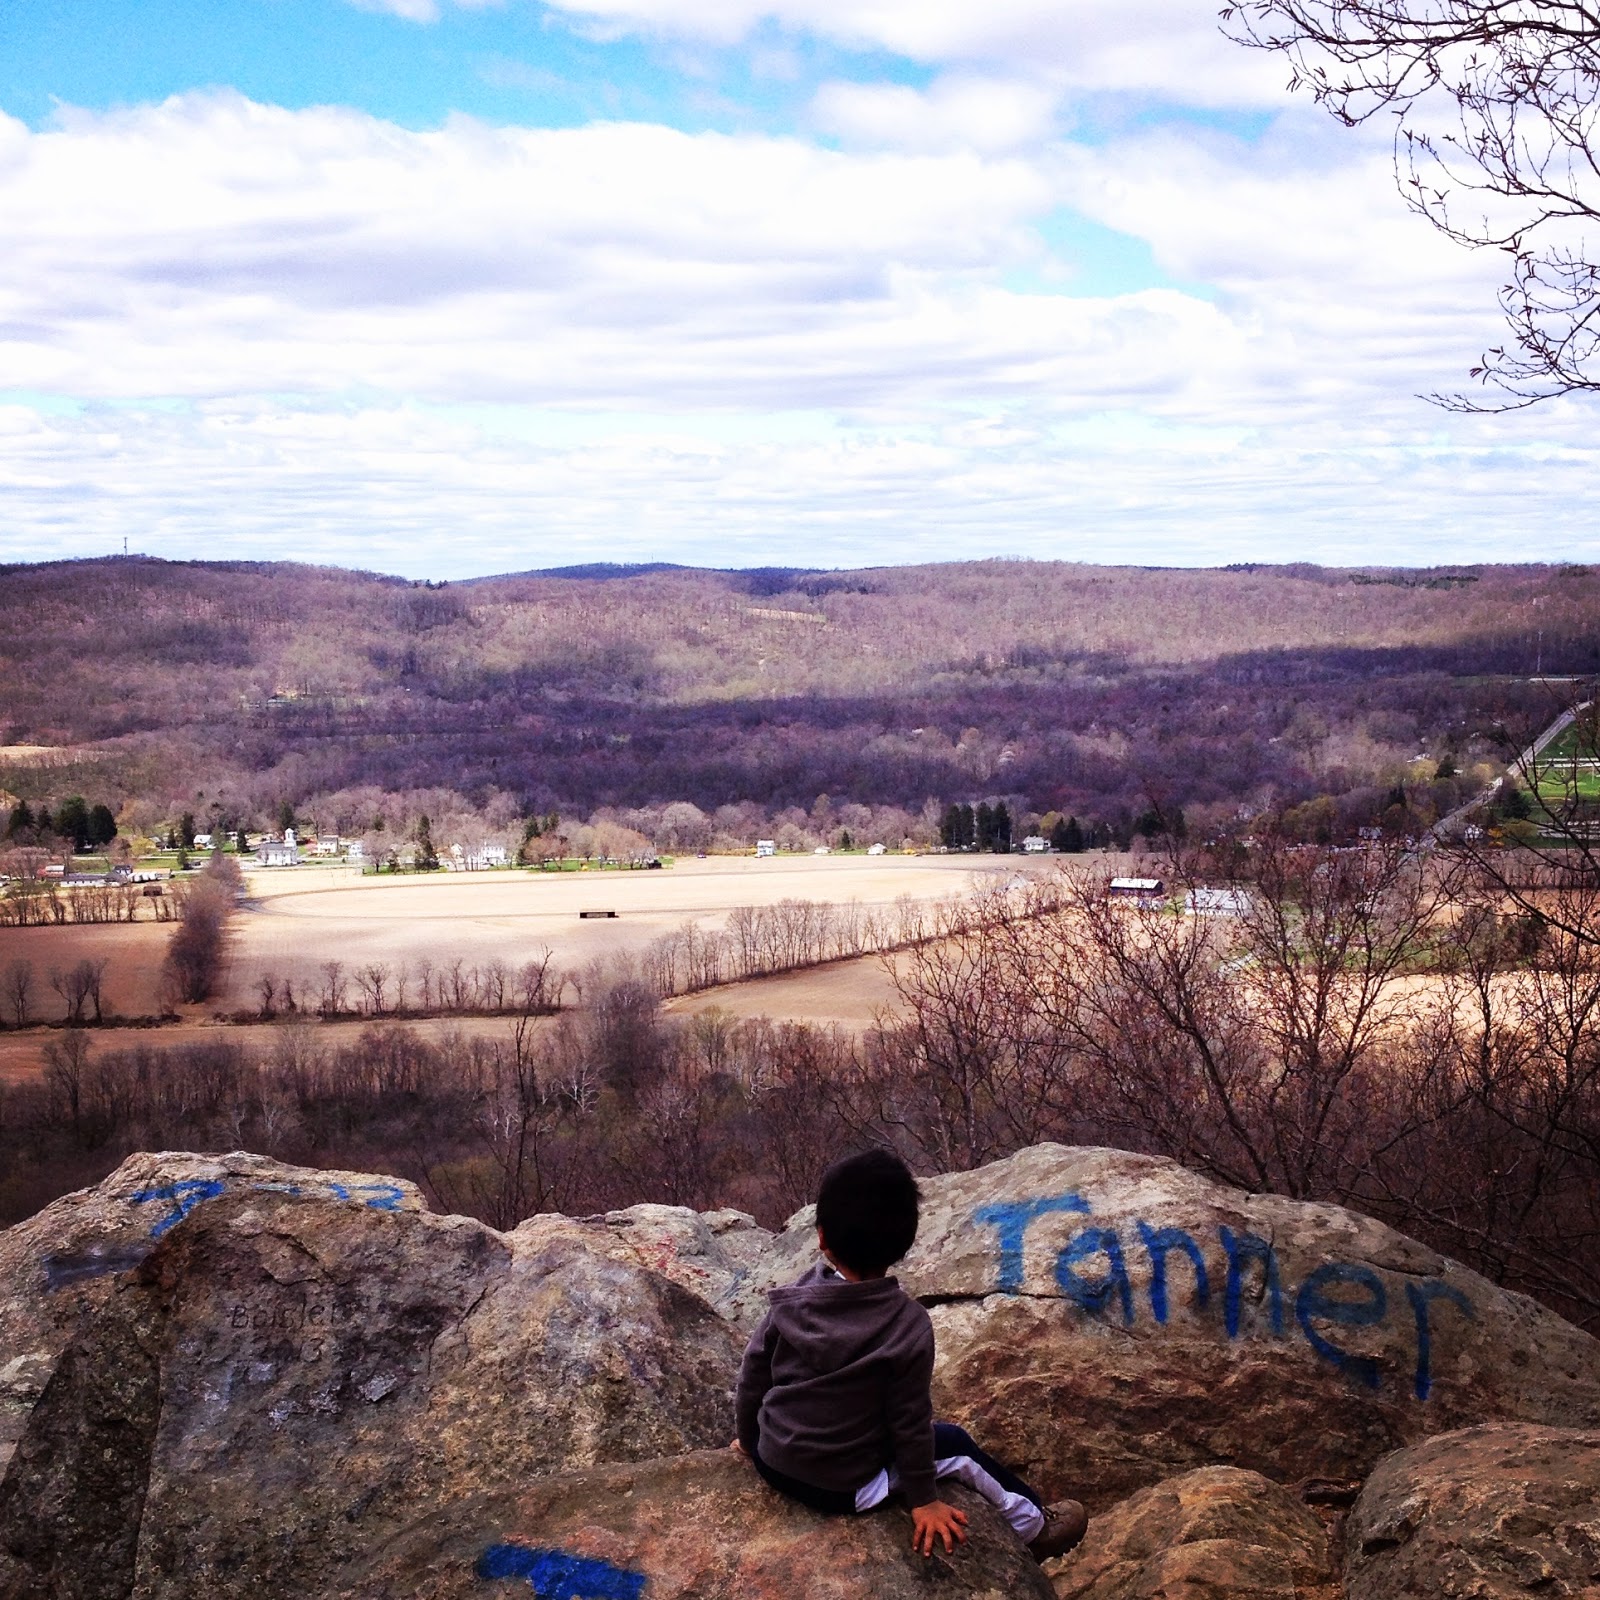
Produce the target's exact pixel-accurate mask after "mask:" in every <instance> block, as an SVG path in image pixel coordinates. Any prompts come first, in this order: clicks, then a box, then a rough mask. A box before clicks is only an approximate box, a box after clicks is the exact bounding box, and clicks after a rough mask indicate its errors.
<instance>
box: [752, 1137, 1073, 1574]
mask: <svg viewBox="0 0 1600 1600" xmlns="http://www.w3.org/2000/svg"><path fill="white" fill-rule="evenodd" d="M920 1198H921V1196H920V1195H919V1194H918V1192H917V1183H916V1179H915V1178H913V1177H912V1175H911V1172H910V1169H909V1168H908V1167H907V1166H906V1164H905V1163H904V1162H903V1161H901V1160H900V1158H899V1157H898V1156H896V1155H893V1154H892V1153H891V1152H889V1151H887V1150H868V1151H865V1152H864V1153H863V1154H861V1155H856V1156H848V1157H846V1158H845V1159H844V1160H842V1161H836V1162H835V1163H834V1164H833V1165H832V1166H831V1167H829V1168H828V1170H827V1172H826V1173H825V1174H824V1175H823V1179H822V1187H821V1188H820V1190H819V1191H818V1193H817V1246H818V1248H819V1249H820V1250H821V1252H822V1256H823V1260H822V1261H820V1262H818V1263H817V1265H816V1266H814V1267H812V1268H811V1269H810V1271H808V1272H807V1273H805V1274H804V1276H802V1277H801V1278H799V1279H798V1280H797V1281H796V1282H794V1283H791V1284H789V1285H787V1286H786V1287H784V1288H781V1289H774V1290H773V1291H772V1293H771V1295H770V1296H769V1297H768V1298H769V1300H770V1302H771V1310H770V1311H768V1313H767V1315H766V1317H765V1318H764V1319H763V1321H762V1323H761V1326H760V1327H759V1328H757V1329H756V1331H755V1334H754V1336H753V1337H752V1338H751V1340H750V1344H749V1347H748V1348H747V1349H746V1351H745V1353H744V1363H743V1365H742V1366H741V1367H740V1369H739V1387H738V1392H737V1398H736V1406H735V1410H736V1416H737V1421H738V1429H739V1437H738V1438H737V1439H736V1440H735V1441H734V1444H733V1448H734V1449H735V1450H737V1451H739V1452H740V1453H741V1454H743V1455H746V1456H748V1457H749V1459H750V1461H751V1462H752V1463H753V1464H754V1466H755V1469H756V1471H757V1472H759V1473H760V1474H761V1476H762V1477H763V1478H765V1479H766V1481H767V1482H768V1483H770V1484H771V1485H772V1487H773V1488H774V1489H777V1490H779V1491H780V1492H782V1493H783V1494H786V1495H790V1496H791V1497H792V1498H794V1499H796V1500H799V1501H802V1502H803V1503H804V1504H806V1505H808V1506H811V1507H812V1508H813V1509H814V1510H817V1511H827V1512H862V1511H871V1510H873V1509H874V1508H875V1507H877V1506H880V1505H882V1504H883V1502H884V1501H885V1500H887V1499H888V1498H889V1496H890V1495H891V1494H893V1493H895V1491H896V1490H899V1491H900V1492H902V1493H904V1495H905V1497H906V1499H907V1500H908V1501H909V1502H910V1503H911V1521H912V1532H911V1542H912V1545H913V1546H914V1547H915V1548H916V1549H917V1550H919V1551H920V1552H921V1553H922V1554H923V1555H925V1556H927V1555H932V1554H933V1547H934V1543H935V1541H936V1540H940V1539H942V1540H943V1541H944V1547H945V1549H946V1550H947V1551H948V1550H951V1549H953V1548H954V1546H955V1542H965V1540H966V1537H967V1535H966V1531H965V1525H966V1520H967V1518H966V1514H965V1513H964V1512H961V1511H958V1510H957V1509H956V1508H955V1507H954V1506H952V1505H947V1504H946V1503H945V1502H944V1501H943V1500H941V1499H939V1498H938V1494H937V1490H936V1488H935V1483H936V1480H937V1479H939V1478H954V1479H956V1480H957V1481H958V1482H961V1483H964V1484H966V1485H967V1486H968V1487H969V1488H972V1489H975V1490H976V1491H977V1492H978V1493H979V1494H981V1495H982V1496H983V1497H984V1498H985V1499H986V1500H989V1501H991V1502H992V1503H993V1504H994V1505H996V1506H997V1507H999V1509H1000V1512H1001V1514H1002V1515H1003V1516H1004V1517H1005V1519H1006V1521H1007V1522H1008V1523H1009V1524H1010V1525H1011V1527H1012V1528H1013V1530H1015V1532H1016V1533H1017V1534H1018V1536H1019V1537H1020V1538H1021V1539H1022V1540H1023V1542H1024V1543H1026V1544H1027V1546H1028V1548H1029V1550H1031V1551H1032V1552H1033V1554H1034V1555H1035V1556H1036V1557H1037V1558H1038V1559H1039V1560H1040V1561H1046V1560H1048V1559H1049V1558H1050V1557H1051V1556H1056V1555H1060V1554H1062V1553H1063V1552H1064V1551H1067V1550H1070V1549H1071V1548H1072V1547H1073V1546H1074V1545H1075V1544H1077V1542H1078V1541H1079V1539H1081V1538H1082V1537H1083V1533H1084V1529H1085V1528H1086V1527H1087V1525H1088V1521H1087V1518H1086V1517H1085V1515H1084V1511H1083V1507H1082V1506H1081V1505H1079V1504H1078V1503H1077V1501H1075V1500H1063V1501H1061V1502H1059V1503H1058V1504H1056V1505H1053V1506H1049V1507H1046V1506H1045V1505H1044V1503H1043V1501H1042V1500H1041V1499H1040V1497H1039V1496H1038V1495H1037V1494H1036V1493H1035V1492H1034V1491H1033V1490H1032V1489H1030V1488H1029V1487H1028V1485H1027V1484H1025V1483H1024V1482H1023V1481H1022V1480H1021V1479H1020V1478H1019V1477H1017V1475H1016V1474H1015V1473H1014V1472H1012V1471H1010V1470H1009V1469H1008V1468H1007V1467H1004V1466H1002V1465H1001V1463H1000V1462H998V1461H996V1460H995V1459H994V1458H993V1457H992V1456H989V1455H986V1454H985V1453H984V1452H983V1451H982V1450H981V1449H979V1448H978V1446H977V1445H976V1444H975V1443H974V1442H973V1440H972V1438H971V1437H970V1436H969V1435H968V1434H967V1433H965V1432H964V1431H963V1430H962V1429H960V1428H957V1427H954V1426H953V1425H951V1424H950V1423H946V1422H935V1421H934V1420H933V1400H932V1397H931V1396H930V1394H929V1389H928V1385H929V1382H930V1380H931V1378H932V1375H933V1324H932V1322H930V1321H929V1319H928V1313H927V1312H926V1311H925V1310H924V1309H923V1308H922V1307H921V1306H920V1305H918V1304H917V1302H916V1301H915V1300H913V1299H911V1297H910V1296H909V1295H907V1294H906V1292H905V1291H904V1290H903V1289H902V1288H901V1287H900V1285H899V1284H898V1283H897V1282H896V1281H895V1280H894V1279H893V1278H891V1277H889V1276H888V1269H889V1268H890V1267H891V1266H893V1265H894V1263H895V1262H897V1261H898V1260H899V1259H900V1258H901V1257H902V1256H903V1255H905V1253H906V1252H907V1251H908V1250H909V1249H910V1248H911V1245H912V1243H913V1241H914V1240H915V1239H916V1236H917V1204H918V1201H919V1200H920Z"/></svg>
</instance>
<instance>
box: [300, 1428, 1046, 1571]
mask: <svg viewBox="0 0 1600 1600" xmlns="http://www.w3.org/2000/svg"><path fill="white" fill-rule="evenodd" d="M950 1499H951V1501H952V1502H953V1503H955V1504H959V1505H960V1506H961V1508H962V1509H963V1510H964V1511H966V1512H967V1514H968V1517H969V1518H970V1521H969V1523H968V1532H969V1535H970V1537H969V1539H968V1542H967V1543H966V1544H965V1545H961V1546H958V1547H957V1549H956V1550H955V1551H954V1552H953V1553H952V1554H949V1555H946V1554H945V1553H944V1552H943V1550H940V1551H938V1552H937V1553H936V1554H934V1555H933V1556H929V1557H924V1556H919V1555H918V1554H916V1552H915V1551H913V1550H912V1548H911V1517H910V1515H909V1513H908V1512H906V1511H905V1510H903V1509H892V1508H887V1507H886V1508H884V1509H883V1510H881V1511H875V1512H873V1513H871V1514H870V1515H868V1516H864V1517H823V1516H819V1515H818V1514H817V1513H816V1512H813V1511H808V1510H806V1508H805V1507H804V1506H800V1505H797V1504H795V1502H793V1501H791V1500H786V1499H785V1498H784V1497H783V1496H782V1495H779V1494H776V1493H775V1492H774V1491H773V1490H771V1489H769V1488H767V1486H766V1485H765V1484H764V1483H763V1482H762V1481H761V1479H760V1478H758V1477H757V1476H756V1474H755V1472H754V1471H753V1470H752V1469H751V1467H750V1466H749V1465H748V1464H747V1463H745V1462H744V1461H742V1460H740V1459H738V1458H737V1457H735V1456H734V1455H733V1453H732V1452H731V1451H729V1450H726V1449H724V1450H716V1451H701V1452H698V1453H695V1454H691V1455H684V1456H679V1457H677V1458H675V1459H670V1460H662V1461H650V1462H646V1463H643V1464H640V1465H633V1466H626V1467H606V1468H601V1469H598V1470H595V1471H591V1472H581V1473H574V1474H570V1475H568V1476H564V1477H558V1478H544V1479H539V1480H533V1481H530V1482H529V1483H528V1484H527V1485H526V1486H525V1487H524V1488H522V1489H520V1490H516V1491H513V1492H509V1493H503V1494H497V1495H489V1496H484V1497H482V1498H479V1499H474V1500H472V1501H470V1502H468V1503H466V1504H463V1505H458V1506H454V1507H452V1508H451V1510H450V1512H449V1513H448V1514H447V1515H430V1516H428V1517H427V1518H426V1519H424V1520H421V1521H419V1522H418V1523H417V1524H416V1525H414V1526H413V1527H411V1528H409V1529H407V1530H406V1531H405V1532H404V1533H403V1534H401V1535H400V1536H398V1537H397V1538H396V1539H394V1540H393V1541H392V1542H391V1543H390V1544H388V1545H387V1546H386V1547H385V1548H383V1549H381V1550H376V1549H375V1550H374V1551H373V1553H372V1554H371V1555H370V1556H368V1557H367V1558H366V1559H364V1560H361V1561H359V1562H355V1563H352V1565H351V1567H350V1568H349V1569H348V1570H347V1571H346V1572H345V1573H344V1574H343V1575H342V1577H341V1579H340V1581H339V1582H338V1583H336V1584H335V1585H334V1586H333V1587H332V1588H331V1589H330V1590H329V1591H328V1593H329V1595H330V1597H331V1596H334V1595H336V1596H338V1597H339V1600H452V1597H455V1596H460V1597H462V1600H467V1597H469V1596H470V1597H472V1600H494V1597H497V1596H504V1597H506V1600H510V1597H512V1596H515V1595H522V1596H525V1597H530V1600H531V1595H538V1596H542V1597H544V1600H691V1597H692V1600H865V1597H868V1596H870V1597H871V1600H911V1597H912V1596H925V1595H929V1594H937V1595H940V1596H947V1597H949V1600H959V1597H961V1596H972V1597H974V1600H976V1597H980V1596H981V1597H982V1600H1050V1596H1051V1589H1050V1585H1049V1582H1048V1580H1047V1579H1046V1578H1045V1576H1044V1574H1043V1572H1042V1571H1041V1570H1040V1568H1039V1567H1038V1565H1037V1564H1036V1563H1035V1562H1034V1560H1033V1558H1032V1557H1031V1556H1029V1555H1028V1553H1027V1551H1026V1550H1025V1549H1024V1548H1023V1546H1022V1544H1021V1543H1020V1542H1019V1541H1018V1539H1017V1538H1016V1536H1015V1535H1014V1534H1013V1533H1012V1532H1011V1530H1010V1529H1009V1528H1007V1527H1006V1525H1005V1523H1004V1522H1003V1521H1001V1519H1000V1517H999V1516H998V1515H997V1513H996V1512H995V1511H994V1510H993V1508H992V1507H990V1506H989V1505H988V1503H987V1502H985V1501H983V1500H980V1499H978V1498H977V1496H975V1495H971V1494H969V1493H968V1492H967V1491H966V1490H964V1489H959V1488H955V1489H951V1491H950ZM530 1592H531V1593H530Z"/></svg>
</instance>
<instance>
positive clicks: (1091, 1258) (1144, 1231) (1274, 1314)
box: [972, 1194, 1477, 1401]
mask: <svg viewBox="0 0 1600 1600" xmlns="http://www.w3.org/2000/svg"><path fill="white" fill-rule="evenodd" d="M1062 1213H1066V1214H1069V1215H1076V1216H1084V1215H1091V1214H1092V1211H1091V1207H1090V1205H1089V1202H1088V1201H1087V1200H1085V1199H1084V1197H1083V1196H1082V1195H1081V1194H1063V1195H1050V1196H1044V1197H1041V1198H1037V1199H1029V1200H1008V1201H1003V1202H998V1203H996V1204H993V1205H987V1206H983V1207H981V1208H980V1209H978V1210H977V1211H975V1212H973V1214H972V1220H973V1221H974V1222H975V1223H976V1224H977V1225H978V1226H980V1227H985V1228H993V1229H994V1231H995V1235H996V1243H997V1245H998V1254H999V1263H998V1273H997V1278H996V1283H995V1289H996V1291H997V1292H998V1293H1000V1294H1020V1293H1021V1291H1022V1286H1023V1279H1024V1264H1023V1249H1024V1246H1025V1244H1026V1242H1027V1237H1028V1230H1029V1229H1030V1228H1031V1227H1032V1226H1033V1225H1034V1224H1035V1223H1036V1222H1038V1221H1039V1219H1040V1218H1041V1217H1047V1216H1051V1215H1058V1214H1062ZM1133 1226H1134V1229H1135V1231H1136V1232H1137V1235H1138V1244H1139V1246H1140V1247H1141V1248H1142V1249H1143V1251H1144V1254H1145V1258H1146V1260H1147V1262H1148V1264H1149V1277H1148V1294H1149V1301H1150V1315H1151V1316H1152V1317H1153V1318H1154V1320H1155V1321H1156V1323H1157V1324H1158V1325H1161V1326H1165V1325H1166V1323H1167V1320H1168V1318H1169V1316H1170V1315H1171V1294H1170V1292H1169V1282H1168V1261H1169V1259H1170V1258H1172V1257H1173V1256H1175V1255H1176V1256H1182V1257H1185V1258H1187V1260H1188V1263H1189V1266H1190V1268H1191V1269H1192V1271H1193V1275H1194V1292H1193V1294H1192V1295H1191V1296H1190V1297H1189V1303H1190V1305H1191V1306H1192V1307H1193V1308H1194V1310H1195V1311H1196V1312H1202V1313H1203V1312H1205V1311H1207V1310H1208V1309H1209V1308H1210V1306H1211V1300H1212V1296H1211V1283H1212V1273H1211V1269H1210V1268H1209V1267H1208V1265H1207V1261H1206V1255H1205V1252H1204V1250H1203V1249H1202V1248H1201V1246H1200V1244H1199V1242H1198V1241H1197V1240H1196V1239H1195V1237H1194V1235H1193V1234H1192V1233H1190V1232H1188V1231H1187V1230H1186V1229H1183V1228H1174V1227H1153V1226H1151V1224H1149V1223H1147V1222H1145V1221H1143V1220H1139V1219H1136V1220H1135V1222H1134V1224H1133ZM1217 1242H1218V1243H1219V1244H1220V1245H1221V1247H1222V1254H1223V1257H1224V1259H1225V1263H1226V1278H1225V1282H1224V1291H1223V1296H1222V1322H1223V1328H1224V1330H1225V1331H1226V1334H1227V1337H1228V1338H1229V1339H1237V1338H1239V1337H1240V1335H1241V1334H1242V1333H1243V1332H1245V1331H1246V1330H1245V1315H1244V1313H1245V1303H1246V1300H1247V1298H1248V1300H1249V1301H1250V1302H1251V1303H1253V1304H1255V1305H1257V1306H1259V1307H1260V1308H1261V1314H1260V1324H1259V1325H1260V1326H1262V1327H1270V1329H1271V1335H1272V1337H1274V1338H1282V1337H1283V1336H1284V1334H1285V1321H1286V1319H1285V1316H1284V1305H1285V1301H1286V1300H1287V1301H1288V1302H1289V1303H1290V1304H1291V1305H1292V1306H1293V1308H1294V1321H1295V1325H1296V1327H1297V1328H1298V1329H1299V1332H1300V1334H1301V1336H1302V1337H1303V1338H1304V1339H1305V1342H1306V1344H1307V1345H1308V1346H1309V1347H1310V1348H1311V1349H1312V1350H1313V1351H1314V1352H1315V1353H1316V1355H1317V1356H1318V1357H1319V1358H1320V1359H1321V1360H1323V1361H1325V1362H1327V1363H1328V1364H1329V1365H1330V1366H1332V1367H1333V1368H1334V1369H1335V1370H1336V1371H1337V1372H1339V1373H1340V1374H1342V1375H1343V1376H1344V1377H1346V1378H1348V1379H1350V1380H1351V1381H1352V1382H1354V1383H1357V1384H1360V1385H1361V1386H1362V1387H1363V1388H1367V1389H1373V1390H1376V1389H1379V1388H1381V1387H1382V1385H1383V1372H1382V1369H1381V1365H1380V1362H1379V1361H1378V1359H1377V1358H1376V1357H1374V1356H1371V1355H1365V1354H1362V1353H1361V1352H1359V1351H1354V1350H1349V1349H1346V1348H1345V1346H1344V1345H1343V1344H1340V1343H1339V1342H1338V1341H1337V1340H1336V1339H1335V1338H1333V1337H1331V1335H1332V1334H1333V1333H1335V1332H1337V1330H1339V1329H1341V1328H1372V1327H1379V1326H1383V1325H1385V1324H1387V1322H1388V1319H1389V1316H1390V1311H1391V1296H1390V1294H1389V1290H1388V1288H1387V1286H1386V1285H1385V1283H1384V1280H1383V1278H1382V1277H1381V1276H1380V1275H1379V1273H1378V1272H1376V1271H1375V1270H1374V1269H1373V1268H1371V1267H1369V1266H1365V1265H1363V1264H1361V1263H1357V1262H1343V1261H1329V1262H1324V1263H1322V1264H1321V1265H1318V1266H1315V1267H1313V1268H1312V1269H1311V1270H1310V1271H1309V1272H1307V1273H1306V1276H1305V1279H1304V1281H1303V1282H1302V1283H1301V1284H1300V1286H1299V1288H1298V1289H1292V1290H1291V1291H1289V1292H1286V1290H1285V1287H1284V1284H1283V1281H1282V1278H1283V1275H1282V1269H1281V1265H1280V1262H1279V1259H1278V1252H1277V1250H1276V1249H1275V1248H1274V1246H1273V1244H1272V1242H1271V1241H1270V1240H1268V1239H1263V1238H1261V1237H1259V1236H1258V1235H1256V1234H1253V1233H1247V1232H1244V1231H1242V1230H1241V1231H1235V1230H1234V1229H1233V1228H1230V1227H1227V1226H1225V1225H1220V1224H1219V1225H1218V1228H1217ZM1097 1264H1098V1265H1097ZM1053 1276H1054V1279H1055V1284H1056V1287H1057V1288H1058V1289H1059V1290H1060V1292H1061V1296H1062V1298H1063V1299H1064V1300H1066V1301H1067V1302H1068V1303H1069V1304H1070V1305H1073V1306H1075V1307H1076V1308H1077V1309H1078V1310H1079V1311H1080V1312H1082V1313H1084V1314H1085V1315H1086V1316H1089V1317H1092V1318H1094V1319H1096V1320H1100V1321H1108V1320H1111V1319H1112V1318H1115V1319H1116V1320H1117V1321H1120V1323H1121V1324H1122V1325H1123V1326H1124V1327H1129V1328H1131V1327H1132V1326H1133V1325H1134V1324H1135V1322H1136V1321H1137V1320H1138V1313H1137V1305H1136V1297H1135V1294H1134V1287H1133V1277H1132V1275H1131V1274H1130V1272H1129V1270H1128V1258H1127V1255H1126V1253H1125V1251H1124V1245H1123V1240H1122V1237H1121V1235H1120V1234H1119V1233H1118V1231H1117V1230H1116V1229H1115V1228H1109V1227H1104V1226H1093V1227H1084V1228H1079V1229H1078V1230H1077V1232H1075V1233H1074V1234H1073V1235H1072V1236H1071V1237H1070V1238H1069V1239H1068V1240H1067V1241H1066V1243H1065V1244H1063V1245H1061V1246H1060V1247H1059V1249H1058V1250H1057V1251H1056V1256H1055V1267H1054V1274H1053ZM1405 1291H1406V1300H1407V1302H1408V1303H1409V1305H1410V1307H1411V1313H1412V1319H1413V1321H1414V1322H1415V1325H1416V1351H1417V1355H1416V1364H1415V1367H1414V1368H1413V1371H1412V1375H1411V1392H1412V1394H1413V1395H1414V1396H1415V1397H1416V1398H1417V1399H1418V1400H1423V1401H1425V1400H1427V1399H1428V1397H1429V1395H1430V1394H1431V1393H1432V1392H1433V1359H1434V1350H1433V1346H1434V1332H1435V1326H1434V1324H1435V1312H1434V1308H1435V1307H1436V1306H1438V1305H1445V1306H1449V1307H1450V1308H1452V1310H1453V1312H1454V1313H1456V1314H1458V1315H1459V1316H1462V1317H1465V1318H1467V1319H1468V1320H1469V1321H1470V1320H1475V1319H1476V1316H1477V1313H1476V1312H1475V1311H1474V1309H1473V1305H1472V1301H1471V1300H1470V1299H1469V1298H1468V1297H1467V1296H1466V1295H1465V1294H1464V1293H1463V1292H1462V1291H1461V1290H1460V1289H1458V1288H1456V1287H1455V1285H1453V1284H1449V1283H1446V1282H1444V1281H1443V1279H1440V1278H1422V1279H1412V1278H1408V1279H1407V1280H1406V1284H1405Z"/></svg>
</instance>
